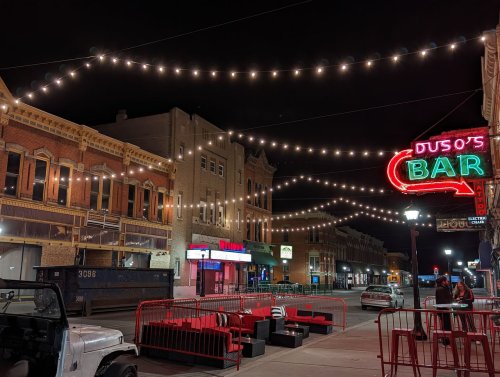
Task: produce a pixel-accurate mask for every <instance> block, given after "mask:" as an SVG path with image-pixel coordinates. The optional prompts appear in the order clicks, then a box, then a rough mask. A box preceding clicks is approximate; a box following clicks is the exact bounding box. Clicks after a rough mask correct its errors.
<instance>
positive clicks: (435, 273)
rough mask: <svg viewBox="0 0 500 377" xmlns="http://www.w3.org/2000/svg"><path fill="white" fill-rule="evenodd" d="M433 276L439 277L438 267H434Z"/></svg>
mask: <svg viewBox="0 0 500 377" xmlns="http://www.w3.org/2000/svg"><path fill="white" fill-rule="evenodd" d="M434 275H439V267H438V266H434Z"/></svg>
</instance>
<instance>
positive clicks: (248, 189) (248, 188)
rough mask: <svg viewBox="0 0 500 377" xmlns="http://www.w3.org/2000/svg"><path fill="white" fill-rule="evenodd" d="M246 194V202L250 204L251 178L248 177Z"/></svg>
mask: <svg viewBox="0 0 500 377" xmlns="http://www.w3.org/2000/svg"><path fill="white" fill-rule="evenodd" d="M247 195H248V199H247V203H248V204H252V180H251V179H248V183H247Z"/></svg>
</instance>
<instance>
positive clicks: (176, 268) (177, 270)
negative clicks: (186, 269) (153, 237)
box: [174, 258, 181, 278]
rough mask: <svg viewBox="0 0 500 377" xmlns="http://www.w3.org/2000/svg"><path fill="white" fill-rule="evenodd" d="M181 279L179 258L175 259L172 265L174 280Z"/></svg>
mask: <svg viewBox="0 0 500 377" xmlns="http://www.w3.org/2000/svg"><path fill="white" fill-rule="evenodd" d="M180 277H181V260H180V259H179V258H175V263H174V278H180Z"/></svg>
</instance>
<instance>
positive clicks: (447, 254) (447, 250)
mask: <svg viewBox="0 0 500 377" xmlns="http://www.w3.org/2000/svg"><path fill="white" fill-rule="evenodd" d="M444 253H445V254H446V258H448V275H450V276H451V267H450V260H451V253H452V251H451V249H445V250H444ZM450 281H451V280H450Z"/></svg>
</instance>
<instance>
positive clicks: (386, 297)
mask: <svg viewBox="0 0 500 377" xmlns="http://www.w3.org/2000/svg"><path fill="white" fill-rule="evenodd" d="M382 300H384V301H392V298H391V296H385V295H384V296H383V297H382Z"/></svg>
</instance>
